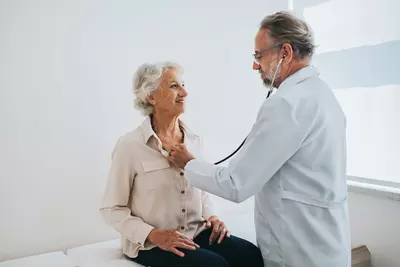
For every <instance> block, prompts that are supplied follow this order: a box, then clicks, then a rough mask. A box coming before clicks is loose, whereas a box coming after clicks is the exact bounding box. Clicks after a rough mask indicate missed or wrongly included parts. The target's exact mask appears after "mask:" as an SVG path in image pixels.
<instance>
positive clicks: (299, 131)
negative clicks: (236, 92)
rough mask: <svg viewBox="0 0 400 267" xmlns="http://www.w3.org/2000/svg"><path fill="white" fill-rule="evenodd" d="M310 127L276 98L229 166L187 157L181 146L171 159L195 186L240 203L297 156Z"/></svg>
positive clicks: (285, 102)
mask: <svg viewBox="0 0 400 267" xmlns="http://www.w3.org/2000/svg"><path fill="white" fill-rule="evenodd" d="M306 121H308V120H306ZM308 128H309V123H307V122H305V121H299V118H297V117H296V112H295V110H294V109H293V107H292V106H291V105H290V104H289V103H288V102H287V100H285V99H283V98H282V97H280V96H276V97H274V98H270V99H269V100H268V101H266V102H265V103H264V105H263V106H262V108H261V110H260V112H259V115H258V118H257V121H256V123H255V125H254V127H253V129H252V131H251V133H250V134H249V136H248V138H247V140H246V142H245V144H244V145H243V147H242V149H241V150H240V151H239V152H238V154H237V156H236V157H234V158H233V159H232V160H231V162H230V163H229V165H228V167H220V166H215V165H214V164H212V163H207V162H204V161H201V160H197V159H194V158H193V157H192V156H191V155H190V154H189V155H185V153H186V152H187V150H186V149H185V148H183V147H182V146H180V147H176V148H174V150H173V152H172V153H171V156H170V158H169V159H170V161H171V162H172V163H174V164H175V165H177V164H181V167H183V168H184V169H185V173H186V177H187V179H188V180H189V182H190V183H191V184H192V185H193V186H195V187H197V188H199V189H201V190H204V191H207V192H210V193H212V194H214V195H217V196H220V197H222V198H225V199H227V200H230V201H233V202H236V203H240V202H243V201H244V200H246V199H247V198H249V197H251V196H253V195H255V194H256V193H257V192H259V191H260V190H261V189H262V188H263V186H264V185H265V183H266V182H267V181H268V180H269V179H271V177H272V176H273V175H274V174H275V173H276V172H277V171H278V170H279V169H280V168H281V167H282V165H283V164H284V163H285V162H286V161H287V160H288V159H289V158H290V157H291V156H292V155H293V154H294V153H296V151H297V150H298V149H299V148H300V146H301V144H302V142H303V140H304V139H305V137H306V134H307V132H308Z"/></svg>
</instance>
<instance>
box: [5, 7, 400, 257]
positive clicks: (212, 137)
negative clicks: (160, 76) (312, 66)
mask: <svg viewBox="0 0 400 267" xmlns="http://www.w3.org/2000/svg"><path fill="white" fill-rule="evenodd" d="M352 1H355V0H352ZM323 2H324V1H323ZM332 2H333V1H332ZM335 2H336V1H335ZM350 2H351V1H350ZM393 3H394V2H393ZM297 4H298V3H297ZM295 6H296V3H295ZM286 7H287V3H286V1H277V0H275V1H263V0H254V1H251V2H248V1H245V2H243V1H237V2H236V3H234V2H232V1H228V0H225V1H211V0H208V1H202V2H201V3H200V2H190V4H189V3H188V1H184V0H181V1H178V0H171V1H168V2H164V1H158V3H157V5H155V4H154V3H153V2H152V3H150V2H148V3H146V2H145V1H140V2H139V1H130V0H120V1H111V0H109V1H105V0H103V1H97V0H85V1H78V0H73V1H60V0H59V1H55V0H37V1H28V0H1V1H0V33H1V35H0V38H1V42H0V58H1V60H0V93H1V95H0V121H1V131H0V134H1V136H0V137H1V138H0V148H1V149H0V214H1V217H0V261H2V260H5V259H11V258H15V257H21V256H25V255H32V254H36V253H41V252H45V251H53V250H59V249H65V248H67V247H73V246H77V245H80V244H85V243H89V242H95V241H99V240H106V239H110V238H114V237H116V235H115V233H114V231H112V230H111V229H110V228H109V227H107V226H105V225H104V224H103V223H102V221H101V218H100V216H99V215H98V212H97V208H98V206H99V203H100V198H101V195H102V193H103V187H104V184H105V181H106V177H107V172H108V168H109V163H110V153H111V150H112V148H113V146H114V144H115V141H116V139H117V137H118V136H119V135H121V134H123V133H125V132H126V131H129V130H131V129H133V128H134V127H136V126H137V125H138V124H139V123H140V121H141V116H140V115H139V114H138V113H137V112H136V111H135V110H134V109H133V104H132V96H131V92H130V87H131V76H132V73H133V71H134V70H135V68H136V67H137V66H138V65H139V64H141V63H144V62H148V61H149V62H152V61H158V60H166V59H168V60H171V59H172V60H175V61H177V62H179V63H181V64H182V65H183V66H184V67H185V69H186V73H185V80H186V85H187V88H188V90H189V99H188V110H187V113H186V114H185V120H186V121H187V123H188V124H189V125H190V126H191V127H192V128H193V129H194V131H196V132H198V133H199V134H201V135H203V137H204V141H205V150H206V154H207V157H208V159H209V160H211V161H215V160H218V159H220V158H221V157H223V156H225V155H226V154H227V153H230V152H231V151H232V150H233V149H234V148H235V147H236V146H237V145H238V144H240V142H241V141H242V139H243V138H244V137H245V136H246V134H247V132H248V131H249V129H250V128H251V126H252V124H253V122H254V119H255V115H256V112H257V110H258V106H259V104H260V103H261V101H262V100H263V98H264V95H265V90H264V88H263V87H262V86H261V82H260V81H259V77H258V75H257V74H255V73H254V71H253V70H252V69H251V65H252V56H251V54H252V53H253V38H254V34H255V32H256V29H257V26H258V23H259V21H260V19H261V18H262V17H263V16H264V15H266V14H267V13H270V12H273V11H276V10H282V9H285V8H286ZM309 8H312V7H309ZM310 10H311V9H310ZM304 14H306V12H304ZM314 18H315V17H314ZM311 22H313V21H311ZM313 24H314V25H316V26H317V27H318V25H320V24H322V23H320V22H318V21H317V22H315V21H314V23H313ZM393 25H396V24H393ZM397 25H398V24H397ZM332 27H333V26H332ZM320 32H322V31H320ZM396 36H397V35H396ZM335 49H336V48H334V50H335ZM328 50H329V49H326V51H328ZM202 53H204V55H203V54H202ZM316 60H320V61H319V62H324V60H323V58H322V59H318V58H317V59H316ZM317 63H318V62H317ZM323 64H324V63H319V65H321V67H322V68H324V66H325V68H326V64H325V65H323ZM356 66H357V65H356ZM338 69H339V68H335V71H336V70H338ZM326 72H327V71H325V74H324V75H325V76H326V77H327V78H328V80H329V79H330V81H332V77H331V76H327V75H329V74H327V73H326ZM385 77H386V76H385ZM385 79H386V78H385ZM387 79H389V80H390V79H392V80H391V81H395V80H394V79H395V78H394V77H393V76H389V78H387ZM387 79H386V80H387ZM391 84H393V82H392V83H391ZM358 86H360V85H358ZM379 86H386V84H385V83H380V84H379ZM384 88H389V90H394V89H393V87H390V86H389V87H384ZM346 90H347V89H346ZM352 90H353V89H352ZM341 92H345V91H341ZM346 92H351V91H346ZM339 94H340V93H339ZM339 94H338V97H339V98H340V95H339ZM393 94H395V93H393ZM391 96H394V95H391ZM397 96H398V95H397ZM356 98H357V99H358V97H356V96H354V97H352V98H351V99H353V100H356ZM379 98H380V99H382V95H380V96H379ZM387 101H390V98H387ZM354 103H356V104H354V105H355V106H360V103H359V102H354ZM343 104H344V107H345V108H346V107H347V108H346V109H347V110H348V109H349V108H348V107H349V106H352V103H349V104H348V106H345V105H346V104H345V102H343ZM385 106H388V107H391V106H390V105H388V104H387V103H386V104H385ZM238 107H239V108H238ZM361 107H362V108H363V109H364V106H363V105H361V106H360V108H361ZM379 108H381V107H376V109H379ZM217 113H219V114H218V115H217ZM351 116H352V115H351V114H350V117H351ZM239 118H241V119H239ZM221 121H223V122H221ZM351 121H354V119H353V120H352V119H351V118H350V122H351ZM389 121H392V122H393V120H389ZM393 125H394V124H392V125H391V124H385V125H383V126H384V127H393ZM238 126H241V127H238ZM391 129H393V128H391ZM396 129H397V128H396ZM391 132H393V130H392V131H391ZM367 136H369V135H367ZM393 136H395V135H393ZM373 140H374V139H373ZM379 140H381V139H379ZM374 141H375V142H376V141H377V140H374ZM390 151H392V150H390ZM391 153H392V152H391ZM380 157H382V155H380ZM380 157H377V158H378V160H379V158H380ZM354 158H355V157H354V156H353V159H354ZM392 159H393V158H389V160H392ZM378 166H382V165H378ZM379 170H382V168H380V169H379ZM390 171H392V169H390ZM369 173H370V172H369ZM356 174H357V173H356ZM352 199H355V200H351V205H352V206H353V208H352V210H353V211H352V213H355V214H359V213H356V211H355V210H356V209H355V208H354V207H357V206H358V205H360V207H363V205H364V199H363V198H352ZM250 201H251V200H250ZM222 202H223V201H222ZM372 202H373V201H372ZM223 203H224V204H221V205H222V206H220V209H221V210H225V211H226V210H230V211H232V213H231V214H233V212H239V211H241V212H242V213H238V214H242V215H241V216H240V217H238V221H241V222H243V224H245V223H246V224H249V223H251V221H252V218H249V217H244V216H247V215H243V209H245V208H246V207H250V206H251V205H252V203H251V202H246V203H244V204H242V205H234V204H229V205H228V204H227V203H225V202H223ZM377 203H380V202H377ZM228 206H229V207H228ZM387 207H390V208H386V206H382V208H381V206H380V205H375V206H374V209H376V212H380V211H381V209H382V210H383V211H382V212H383V213H382V214H380V215H382V220H384V221H387V223H388V224H389V220H390V219H391V217H389V214H391V213H390V212H394V211H395V208H398V207H397V206H396V205H392V207H391V206H387ZM363 216H364V217H363ZM363 216H361V215H357V216H353V217H356V218H357V219H361V218H367V217H365V216H366V215H365V214H364V215H363ZM384 216H388V217H384ZM374 222H375V221H374ZM366 225H367V226H368V227H371V228H375V227H377V226H376V225H375V223H371V224H366ZM367 226H366V227H367ZM385 226H387V228H385V229H386V230H387V231H389V230H390V232H391V233H393V234H396V233H398V230H397V228H396V227H394V225H392V226H393V227H391V228H389V226H390V225H385ZM353 227H354V226H353ZM243 233H244V232H243ZM367 234H368V233H367ZM358 237H359V238H358ZM373 237H375V235H371V236H370V235H369V234H368V235H367V236H362V235H361V233H360V232H358V234H357V235H356V241H357V240H359V241H360V242H364V240H363V239H362V238H366V239H365V242H367V241H368V242H369V243H368V245H369V244H371V245H372V246H374V247H375V249H376V251H379V249H381V247H384V246H386V245H388V244H389V243H390V242H391V241H390V240H389V241H388V243H386V239H385V240H381V241H379V242H375V238H373ZM391 255H392V254H391Z"/></svg>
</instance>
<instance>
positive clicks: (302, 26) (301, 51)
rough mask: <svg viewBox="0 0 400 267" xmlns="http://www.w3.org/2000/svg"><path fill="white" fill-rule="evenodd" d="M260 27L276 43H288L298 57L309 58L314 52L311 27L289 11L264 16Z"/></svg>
mask: <svg viewBox="0 0 400 267" xmlns="http://www.w3.org/2000/svg"><path fill="white" fill-rule="evenodd" d="M260 29H267V30H269V34H270V36H271V38H272V39H273V40H274V41H275V42H277V44H283V43H289V44H290V45H291V46H292V48H293V51H294V52H295V55H296V56H297V57H299V58H300V59H308V58H311V57H312V56H313V54H314V50H315V45H314V37H313V34H312V32H311V28H310V27H309V26H308V25H307V23H306V22H305V21H303V20H301V19H299V18H297V17H295V16H294V15H293V14H291V13H289V12H285V11H281V12H277V13H275V14H273V15H269V16H266V17H265V18H264V19H263V20H262V21H261V23H260Z"/></svg>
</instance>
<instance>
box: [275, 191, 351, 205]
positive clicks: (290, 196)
mask: <svg viewBox="0 0 400 267" xmlns="http://www.w3.org/2000/svg"><path fill="white" fill-rule="evenodd" d="M282 198H283V199H287V200H292V201H295V202H299V203H303V204H307V205H311V206H315V207H320V208H326V209H333V208H337V207H341V206H342V205H343V204H344V202H345V201H346V199H347V198H344V199H343V200H339V201H328V200H321V199H316V198H313V197H311V196H307V195H303V194H298V193H294V192H290V191H286V190H283V191H282Z"/></svg>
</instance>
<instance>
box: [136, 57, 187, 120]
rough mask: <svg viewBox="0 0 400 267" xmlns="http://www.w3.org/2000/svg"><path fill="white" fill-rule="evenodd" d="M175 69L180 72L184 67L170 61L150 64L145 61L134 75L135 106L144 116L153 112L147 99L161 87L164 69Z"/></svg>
mask: <svg viewBox="0 0 400 267" xmlns="http://www.w3.org/2000/svg"><path fill="white" fill-rule="evenodd" d="M166 69H174V70H176V71H178V72H179V73H180V74H182V73H183V68H182V67H181V66H180V65H178V64H176V63H174V62H170V61H165V62H160V63H155V64H149V63H145V64H143V65H141V66H139V68H138V69H137V70H136V72H135V73H134V75H133V94H134V96H135V108H136V109H138V110H139V111H140V112H141V113H142V114H143V115H144V116H147V115H150V114H152V113H153V106H152V105H151V104H150V103H149V102H148V101H147V98H148V97H149V96H150V95H151V94H152V93H154V92H156V91H157V90H158V88H159V85H160V81H161V77H162V74H163V71H164V70H166Z"/></svg>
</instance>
